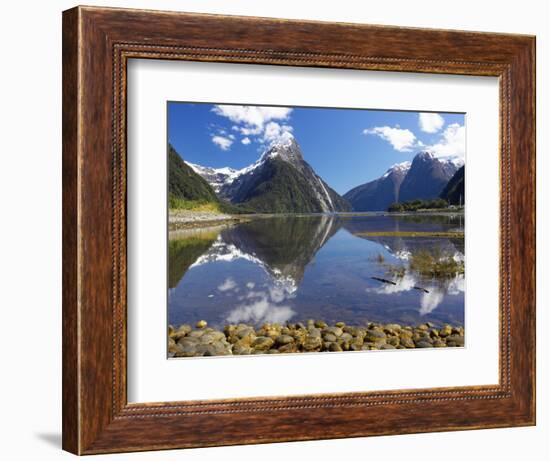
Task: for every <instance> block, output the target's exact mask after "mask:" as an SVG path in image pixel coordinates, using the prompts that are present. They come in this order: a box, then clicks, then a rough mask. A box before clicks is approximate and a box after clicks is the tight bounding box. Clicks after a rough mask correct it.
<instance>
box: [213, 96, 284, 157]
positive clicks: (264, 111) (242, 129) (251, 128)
mask: <svg viewBox="0 0 550 461" xmlns="http://www.w3.org/2000/svg"><path fill="white" fill-rule="evenodd" d="M212 111H213V112H214V113H215V114H217V115H219V116H221V117H225V118H227V119H229V120H230V121H231V122H233V124H234V125H233V126H232V127H231V129H232V130H233V131H237V132H239V133H240V134H241V135H242V136H244V138H243V139H242V140H241V142H242V143H243V144H245V145H247V144H250V143H251V142H252V139H251V138H250V137H256V140H257V141H259V142H260V143H272V142H274V141H279V140H286V139H288V138H290V137H291V132H292V127H291V126H290V125H288V124H286V123H282V122H284V121H286V120H288V119H289V117H290V114H291V112H292V109H291V108H289V107H269V106H231V105H216V106H214V108H213V109H212ZM226 150H227V148H226Z"/></svg>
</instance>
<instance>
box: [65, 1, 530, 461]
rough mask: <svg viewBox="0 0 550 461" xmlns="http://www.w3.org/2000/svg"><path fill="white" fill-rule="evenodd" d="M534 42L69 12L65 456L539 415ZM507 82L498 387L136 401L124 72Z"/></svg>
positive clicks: (501, 422)
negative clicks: (200, 70) (161, 63)
mask: <svg viewBox="0 0 550 461" xmlns="http://www.w3.org/2000/svg"><path fill="white" fill-rule="evenodd" d="M534 50H535V39H534V37H530V36H519V35H508V34H487V33H478V32H459V31H447V30H426V29H411V28H398V27H387V26H370V25H357V24H333V23H320V22H311V21H287V20H278V19H266V18H247V17H223V16H215V15H199V14H185V13H171V12H158V11H138V10H121V9H109V8H93V7H78V8H74V9H72V10H68V11H66V12H64V14H63V448H64V449H66V450H68V451H70V452H72V453H77V454H90V453H106V452H120V451H131V450H135V451H139V450H149V449H167V448H181V447H197V446H213V445H233V444H240V443H265V442H275V441H286V440H311V439H324V438H333V437H357V436H370V435H381V434H402V433H410V432H431V431H441V430H463V429H476V428H487V427H505V426H522V425H531V424H534V422H535V407H534V405H535V187H534V186H535V131H534V130H535V123H534V118H535V107H534V101H535V99H534V96H535V81H534V78H535V77H534V76H535V72H534V68H535V54H534ZM133 58H145V59H174V60H193V61H220V62H233V63H249V64H258V65H260V64H275V65H291V66H313V67H327V68H349V69H364V70H385V71H388V70H391V71H401V72H430V73H449V74H459V75H492V76H498V77H499V78H500V103H501V115H500V132H501V140H500V160H501V205H500V211H501V235H500V239H501V261H500V263H501V274H500V275H501V280H500V282H501V283H500V318H501V325H500V354H499V355H500V357H499V364H500V382H499V384H498V385H496V386H477V387H457V388H449V389H418V390H414V391H391V392H365V393H353V394H351V393H350V394H333V395H315V396H312V395H310V396H295V397H286V398H285V397H277V396H275V397H265V398H251V399H238V400H231V399H228V400H220V401H200V402H161V403H151V404H129V403H128V402H127V399H126V321H125V319H126V311H127V305H126V217H125V209H126V208H125V207H126V167H125V165H126V145H125V143H126V63H127V61H128V59H133Z"/></svg>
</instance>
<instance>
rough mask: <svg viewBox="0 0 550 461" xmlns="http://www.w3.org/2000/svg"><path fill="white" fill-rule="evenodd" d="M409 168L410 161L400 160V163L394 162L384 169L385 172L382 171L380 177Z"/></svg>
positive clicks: (403, 171) (404, 171) (405, 170)
mask: <svg viewBox="0 0 550 461" xmlns="http://www.w3.org/2000/svg"><path fill="white" fill-rule="evenodd" d="M410 168H411V162H409V161H407V162H401V163H395V164H393V165H392V166H390V167H389V168H388V169H387V170H386V172H385V173H384V175H383V176H382V177H383V178H386V177H388V176H389V175H390V174H392V173H401V172H402V173H406V172H407V171H409V169H410Z"/></svg>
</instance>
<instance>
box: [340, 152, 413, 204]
mask: <svg viewBox="0 0 550 461" xmlns="http://www.w3.org/2000/svg"><path fill="white" fill-rule="evenodd" d="M410 168H411V162H402V163H397V164H395V165H393V166H392V167H390V168H389V169H388V170H387V171H386V172H385V173H384V174H383V175H382V176H381V177H380V178H378V179H375V180H374V181H370V182H368V183H366V184H362V185H360V186H357V187H354V188H353V189H351V190H350V191H349V192H347V193H346V194H344V198H345V199H347V200H348V201H349V202H350V203H351V206H352V208H353V210H354V211H380V210H387V209H388V207H389V206H390V205H391V204H392V203H395V202H398V201H399V188H400V187H401V183H402V182H403V179H405V176H406V175H407V173H408V171H409V169H410Z"/></svg>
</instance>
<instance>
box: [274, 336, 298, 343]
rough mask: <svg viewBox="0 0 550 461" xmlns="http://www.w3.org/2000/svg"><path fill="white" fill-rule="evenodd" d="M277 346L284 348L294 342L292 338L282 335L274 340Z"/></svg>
mask: <svg viewBox="0 0 550 461" xmlns="http://www.w3.org/2000/svg"><path fill="white" fill-rule="evenodd" d="M275 342H276V343H277V344H279V345H280V346H284V345H285V344H291V343H293V342H294V338H293V337H292V336H290V335H288V334H283V335H281V336H279V337H277V339H276V340H275Z"/></svg>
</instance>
